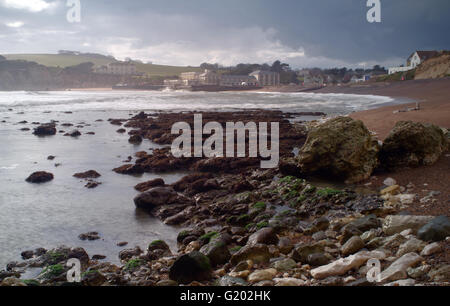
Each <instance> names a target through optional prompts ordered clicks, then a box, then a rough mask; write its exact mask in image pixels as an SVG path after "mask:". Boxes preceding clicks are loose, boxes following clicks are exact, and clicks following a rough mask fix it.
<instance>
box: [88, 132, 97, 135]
mask: <svg viewBox="0 0 450 306" xmlns="http://www.w3.org/2000/svg"><path fill="white" fill-rule="evenodd" d="M86 135H95V133H94V132H87V133H86Z"/></svg>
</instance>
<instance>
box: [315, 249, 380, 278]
mask: <svg viewBox="0 0 450 306" xmlns="http://www.w3.org/2000/svg"><path fill="white" fill-rule="evenodd" d="M373 258H375V259H379V260H382V259H384V258H386V254H385V253H384V252H382V251H372V252H367V251H361V252H359V253H356V254H354V255H350V256H348V257H345V258H341V259H338V260H336V261H334V262H332V263H329V264H328V265H325V266H321V267H318V268H315V269H313V270H311V275H312V277H314V278H315V279H324V278H327V277H329V276H339V275H344V274H345V273H347V272H348V271H350V270H351V269H353V268H359V267H360V266H362V265H363V264H365V263H366V262H367V261H368V260H369V259H373Z"/></svg>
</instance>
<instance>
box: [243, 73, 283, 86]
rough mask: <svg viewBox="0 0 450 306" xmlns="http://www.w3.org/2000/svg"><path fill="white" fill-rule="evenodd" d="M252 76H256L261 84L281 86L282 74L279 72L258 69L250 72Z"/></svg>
mask: <svg viewBox="0 0 450 306" xmlns="http://www.w3.org/2000/svg"><path fill="white" fill-rule="evenodd" d="M250 76H254V77H255V78H256V79H257V80H258V83H259V85H260V86H279V85H280V74H279V73H278V72H272V71H263V70H257V71H254V72H252V73H250Z"/></svg>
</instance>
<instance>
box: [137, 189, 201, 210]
mask: <svg viewBox="0 0 450 306" xmlns="http://www.w3.org/2000/svg"><path fill="white" fill-rule="evenodd" d="M190 202H192V200H190V199H189V198H187V197H185V196H183V195H181V194H178V193H177V192H176V191H175V190H173V188H171V187H156V188H153V189H150V190H149V191H147V192H144V193H141V194H140V195H138V196H136V197H135V198H134V204H135V205H136V207H138V208H144V209H153V208H156V207H158V206H161V205H166V204H175V203H184V204H188V203H190Z"/></svg>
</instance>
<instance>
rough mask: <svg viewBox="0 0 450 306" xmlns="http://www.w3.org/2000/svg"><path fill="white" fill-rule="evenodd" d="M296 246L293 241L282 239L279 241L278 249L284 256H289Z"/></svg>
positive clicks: (286, 238)
mask: <svg viewBox="0 0 450 306" xmlns="http://www.w3.org/2000/svg"><path fill="white" fill-rule="evenodd" d="M293 248H294V246H293V245H292V242H291V239H289V238H288V237H281V238H280V239H279V241H278V249H279V250H280V252H281V253H283V254H288V253H289V252H291V251H292V249H293Z"/></svg>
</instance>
